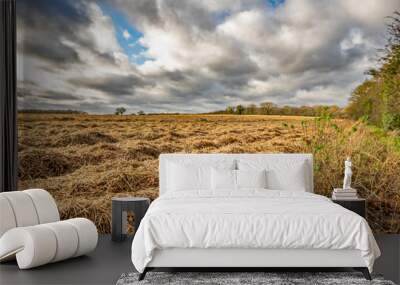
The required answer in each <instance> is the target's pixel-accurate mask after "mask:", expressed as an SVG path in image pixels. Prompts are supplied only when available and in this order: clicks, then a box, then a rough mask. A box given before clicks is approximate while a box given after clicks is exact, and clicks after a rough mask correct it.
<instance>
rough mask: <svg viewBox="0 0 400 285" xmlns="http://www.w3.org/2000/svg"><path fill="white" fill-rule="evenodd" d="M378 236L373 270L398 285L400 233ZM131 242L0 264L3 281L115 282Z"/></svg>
mask: <svg viewBox="0 0 400 285" xmlns="http://www.w3.org/2000/svg"><path fill="white" fill-rule="evenodd" d="M376 239H377V242H378V244H379V247H380V248H381V251H382V257H380V258H379V259H378V260H377V261H376V263H375V268H374V269H375V270H374V272H375V273H380V274H383V275H384V277H385V278H386V279H389V280H392V281H394V282H395V283H397V284H399V282H400V235H378V236H377V237H376ZM130 245H131V241H125V242H121V243H115V242H112V241H111V238H110V236H109V235H102V236H100V238H99V243H98V246H97V249H96V250H95V251H94V252H93V253H91V254H89V255H88V256H82V257H77V258H75V259H70V260H66V261H62V262H58V263H53V264H49V265H45V266H42V267H38V268H35V269H30V270H19V269H18V267H17V265H16V263H15V262H8V263H4V264H0V284H1V285H9V284H80V285H82V284H115V283H116V281H117V280H118V278H119V276H120V275H121V274H122V273H124V272H132V271H134V268H133V265H132V263H131V259H130Z"/></svg>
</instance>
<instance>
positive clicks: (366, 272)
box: [138, 267, 372, 281]
mask: <svg viewBox="0 0 400 285" xmlns="http://www.w3.org/2000/svg"><path fill="white" fill-rule="evenodd" d="M329 269H331V270H329V271H335V270H337V271H344V269H353V270H355V271H360V272H361V273H362V274H363V275H364V278H365V279H366V280H372V278H371V275H370V273H369V270H368V268H367V267H345V268H329ZM152 270H161V271H175V272H176V271H192V272H270V271H274V272H290V271H305V272H307V271H310V272H324V271H327V267H323V268H318V267H307V268H302V267H297V268H296V267H268V268H262V267H248V268H243V267H242V268H236V267H182V268H176V267H146V268H145V269H144V271H143V272H142V273H140V274H139V277H138V281H142V280H143V279H144V278H145V277H146V273H147V272H149V271H152Z"/></svg>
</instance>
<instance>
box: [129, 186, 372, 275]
mask: <svg viewBox="0 0 400 285" xmlns="http://www.w3.org/2000/svg"><path fill="white" fill-rule="evenodd" d="M165 248H274V249H279V248H302V249H308V248H309V249H358V250H360V251H361V255H362V257H363V259H364V260H365V264H366V266H367V267H368V268H369V270H370V271H372V267H373V263H374V260H375V259H376V258H377V257H379V255H380V251H379V248H378V246H377V244H376V241H375V239H374V237H373V235H372V232H371V229H370V227H369V226H368V224H367V222H366V221H365V219H363V218H362V217H360V216H359V215H357V214H355V213H353V212H351V211H349V210H346V209H344V208H342V207H341V206H339V205H337V204H335V203H333V202H331V201H330V200H329V199H328V198H326V197H323V196H320V195H316V194H312V193H307V192H296V191H272V190H249V191H242V190H241V191H237V192H231V193H225V194H224V193H220V195H219V196H218V197H216V196H215V194H214V195H207V194H204V193H203V194H202V195H199V194H198V193H197V192H190V191H185V192H184V195H182V193H179V195H176V194H174V193H171V194H165V195H163V196H162V197H160V198H158V199H156V200H155V201H154V202H153V203H152V204H151V206H150V208H149V210H148V211H147V213H146V215H145V217H144V218H143V220H142V221H141V223H140V226H139V228H138V230H137V233H136V235H135V238H134V240H133V243H132V262H133V264H134V266H135V267H136V269H137V270H138V271H139V272H143V270H144V268H145V267H146V265H147V264H148V263H149V262H150V261H151V260H152V257H153V252H154V250H155V249H165Z"/></svg>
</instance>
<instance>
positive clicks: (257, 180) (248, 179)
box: [236, 169, 267, 189]
mask: <svg viewBox="0 0 400 285" xmlns="http://www.w3.org/2000/svg"><path fill="white" fill-rule="evenodd" d="M236 181H237V188H239V189H240V188H267V171H266V170H265V169H262V170H236Z"/></svg>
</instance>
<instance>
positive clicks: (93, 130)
mask: <svg viewBox="0 0 400 285" xmlns="http://www.w3.org/2000/svg"><path fill="white" fill-rule="evenodd" d="M395 135H396V134H395ZM391 141H392V140H391V138H390V137H389V138H388V137H387V135H382V134H381V133H379V132H377V131H376V130H374V129H372V128H370V127H367V126H365V125H364V124H363V123H361V122H354V121H347V120H334V121H333V120H330V119H314V118H305V117H293V116H291V117H283V116H257V115H254V116H237V115H154V116H96V115H65V114H64V115H63V114H57V115H55V114H21V115H20V117H19V159H20V172H19V177H20V182H19V188H20V189H26V188H29V187H40V188H44V189H47V190H48V191H50V192H51V193H52V194H53V195H54V197H55V199H56V201H57V204H58V206H59V210H60V212H61V215H62V218H69V217H75V216H83V217H88V218H90V219H91V220H93V221H94V222H95V223H96V225H97V227H98V229H99V231H100V232H109V231H110V218H111V217H110V212H111V209H110V208H111V197H113V196H125V195H137V196H146V197H150V198H152V199H154V198H156V197H157V195H158V156H159V154H160V153H171V152H191V153H202V152H207V153H208V152H213V153H243V152H246V153H271V152H275V153H276V152H288V153H294V152H312V153H314V157H315V162H314V163H315V166H314V168H315V169H314V175H315V192H316V193H318V194H322V195H327V196H328V195H330V193H331V189H332V187H334V186H335V187H338V186H340V185H341V183H342V172H343V160H344V159H345V157H346V156H347V155H351V156H352V159H353V165H354V175H353V180H354V186H355V187H357V188H358V190H359V194H360V195H361V196H362V197H366V198H367V199H368V221H369V223H370V225H371V227H372V228H373V230H374V231H375V232H386V233H400V174H399V173H400V154H399V152H398V151H396V150H395V146H393V144H392V143H391Z"/></svg>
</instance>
